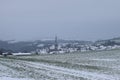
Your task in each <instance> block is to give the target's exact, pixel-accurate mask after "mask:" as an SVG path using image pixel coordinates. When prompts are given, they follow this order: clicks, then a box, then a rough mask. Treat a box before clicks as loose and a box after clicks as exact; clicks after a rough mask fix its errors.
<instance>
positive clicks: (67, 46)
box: [3, 37, 120, 56]
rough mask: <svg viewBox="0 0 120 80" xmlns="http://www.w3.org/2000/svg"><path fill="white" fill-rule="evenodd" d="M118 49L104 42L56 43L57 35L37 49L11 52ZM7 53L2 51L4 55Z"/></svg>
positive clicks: (29, 53)
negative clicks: (52, 40) (47, 43)
mask: <svg viewBox="0 0 120 80" xmlns="http://www.w3.org/2000/svg"><path fill="white" fill-rule="evenodd" d="M112 49H120V45H116V44H113V45H104V44H99V43H97V44H80V43H79V42H74V43H72V42H71V43H70V42H66V43H58V41H57V37H56V38H55V42H54V43H53V44H50V45H49V46H48V45H47V46H46V44H42V43H41V44H38V45H37V49H36V50H34V51H31V52H28V53H23V52H19V53H12V55H31V54H59V53H61V54H62V53H74V52H86V51H102V50H112ZM6 54H8V53H3V55H5V56H6Z"/></svg>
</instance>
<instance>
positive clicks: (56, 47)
mask: <svg viewBox="0 0 120 80" xmlns="http://www.w3.org/2000/svg"><path fill="white" fill-rule="evenodd" d="M55 50H56V51H57V50H58V38H57V36H55Z"/></svg>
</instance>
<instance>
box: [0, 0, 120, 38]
mask: <svg viewBox="0 0 120 80" xmlns="http://www.w3.org/2000/svg"><path fill="white" fill-rule="evenodd" d="M55 35H57V36H58V37H59V38H60V39H77V40H98V39H108V38H113V37H118V36H119V37H120V0H0V40H13V39H14V40H39V39H46V38H47V39H49V38H50V39H51V38H54V36H55Z"/></svg>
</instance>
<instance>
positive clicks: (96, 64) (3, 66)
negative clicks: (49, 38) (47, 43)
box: [0, 50, 120, 80]
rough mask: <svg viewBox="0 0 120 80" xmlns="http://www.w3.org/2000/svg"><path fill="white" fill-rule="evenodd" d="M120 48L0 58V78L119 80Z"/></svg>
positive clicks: (19, 79) (8, 79) (16, 79)
mask: <svg viewBox="0 0 120 80" xmlns="http://www.w3.org/2000/svg"><path fill="white" fill-rule="evenodd" d="M119 75H120V50H112V51H102V52H86V53H72V54H57V55H56V54H54V55H39V56H11V57H8V58H3V57H0V80H120V76H119Z"/></svg>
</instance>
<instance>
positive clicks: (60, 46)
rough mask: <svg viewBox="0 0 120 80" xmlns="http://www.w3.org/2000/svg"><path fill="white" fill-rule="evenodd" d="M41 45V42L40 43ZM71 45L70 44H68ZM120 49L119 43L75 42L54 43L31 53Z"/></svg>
mask: <svg viewBox="0 0 120 80" xmlns="http://www.w3.org/2000/svg"><path fill="white" fill-rule="evenodd" d="M42 45H43V44H42ZM68 45H71V46H68ZM72 45H73V46H72ZM43 46H44V45H43ZM112 49H120V45H114V46H104V45H99V46H98V45H79V44H76V43H72V44H70V43H68V44H67V43H63V44H58V46H57V48H56V46H55V45H51V46H50V47H49V48H40V49H37V50H36V51H32V53H38V54H55V53H56V54H57V53H73V52H86V51H102V50H112Z"/></svg>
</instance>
